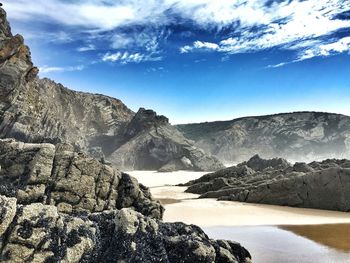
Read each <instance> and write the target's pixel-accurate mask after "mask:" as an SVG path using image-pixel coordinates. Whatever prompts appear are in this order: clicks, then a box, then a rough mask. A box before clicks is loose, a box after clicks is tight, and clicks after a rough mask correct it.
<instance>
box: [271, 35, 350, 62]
mask: <svg viewBox="0 0 350 263" xmlns="http://www.w3.org/2000/svg"><path fill="white" fill-rule="evenodd" d="M344 52H348V53H350V37H344V38H341V39H339V40H337V41H334V42H330V43H328V44H320V43H318V44H314V45H312V46H310V47H308V48H307V49H304V50H303V51H301V52H300V53H299V55H298V57H297V58H296V59H295V60H292V61H288V62H282V63H278V64H276V65H269V66H267V68H278V67H282V66H285V65H288V64H291V63H295V62H299V61H303V60H306V59H310V58H314V57H326V56H330V55H333V54H339V53H344Z"/></svg>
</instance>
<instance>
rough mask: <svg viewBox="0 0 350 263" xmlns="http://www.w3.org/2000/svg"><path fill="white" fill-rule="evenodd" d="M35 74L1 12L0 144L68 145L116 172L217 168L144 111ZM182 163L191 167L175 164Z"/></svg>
mask: <svg viewBox="0 0 350 263" xmlns="http://www.w3.org/2000/svg"><path fill="white" fill-rule="evenodd" d="M37 74H38V69H37V68H36V67H34V66H33V63H32V61H31V56H30V51H29V48H28V47H27V46H25V45H24V41H23V38H22V36H20V35H16V36H12V34H11V29H10V27H9V24H8V22H7V20H6V13H5V11H4V10H3V9H1V8H0V138H15V139H18V140H21V141H23V142H33V143H43V142H47V143H53V144H57V143H68V144H71V145H73V146H74V149H75V150H78V151H83V152H85V153H88V154H89V155H91V156H93V157H96V158H104V159H106V160H109V161H110V162H111V163H113V164H115V165H117V166H118V168H121V169H159V168H161V167H162V166H164V165H167V164H168V163H169V162H171V161H173V162H176V163H177V164H178V165H177V167H176V169H197V170H211V171H212V170H216V169H218V168H221V167H222V166H221V163H220V162H219V161H218V160H217V159H216V158H213V157H211V156H209V155H208V154H206V153H204V152H203V151H202V150H200V149H198V148H197V147H194V146H193V142H191V141H189V140H186V139H185V138H184V137H183V136H182V135H181V134H180V133H179V132H178V131H177V130H176V129H175V128H173V127H172V126H171V125H170V124H169V123H168V120H167V119H166V118H165V117H163V116H157V115H156V114H155V112H153V111H147V110H144V109H140V111H139V112H138V113H137V114H136V115H135V113H134V112H133V111H131V110H130V109H129V108H128V107H127V106H126V105H124V104H123V103H122V102H121V101H120V100H117V99H114V98H110V97H107V96H103V95H99V94H89V93H83V92H76V91H72V90H69V89H67V88H65V87H63V86H62V85H61V84H57V83H55V82H53V81H51V80H49V79H39V78H38V77H36V75H37ZM144 144H146V145H144ZM120 157H122V158H120ZM184 157H185V158H186V160H187V159H188V160H190V162H188V163H186V162H185V163H183V162H178V160H181V159H182V158H184Z"/></svg>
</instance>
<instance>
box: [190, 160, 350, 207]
mask: <svg viewBox="0 0 350 263" xmlns="http://www.w3.org/2000/svg"><path fill="white" fill-rule="evenodd" d="M268 163H269V164H270V165H269V166H267V165H266V164H268ZM264 167H265V168H264ZM254 169H256V170H254ZM185 185H186V186H188V189H187V190H186V191H187V192H190V193H196V194H200V198H218V199H219V200H229V201H240V202H249V203H263V204H273V205H283V206H294V207H306V208H318V209H328V210H338V211H346V212H348V211H350V201H349V200H350V161H349V160H346V159H343V160H336V159H328V160H325V161H322V162H312V163H309V164H306V163H295V164H294V165H291V164H288V163H287V161H285V160H283V159H272V160H263V159H261V158H260V157H259V156H254V157H253V158H252V159H251V160H249V161H248V162H244V163H241V164H239V165H237V166H233V167H230V168H226V169H223V170H220V171H218V172H215V173H211V174H207V175H204V176H203V177H201V178H199V179H197V180H194V181H191V182H189V183H187V184H185Z"/></svg>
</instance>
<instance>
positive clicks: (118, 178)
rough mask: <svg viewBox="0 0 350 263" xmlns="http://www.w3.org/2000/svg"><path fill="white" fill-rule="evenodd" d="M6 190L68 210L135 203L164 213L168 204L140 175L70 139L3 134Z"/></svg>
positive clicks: (0, 150)
mask: <svg viewBox="0 0 350 263" xmlns="http://www.w3.org/2000/svg"><path fill="white" fill-rule="evenodd" d="M0 166H1V171H0V194H3V195H6V196H11V197H16V198H17V203H18V204H30V203H34V202H40V203H43V204H48V205H54V206H56V207H57V209H58V211H59V212H63V213H67V214H75V213H83V212H85V213H91V212H101V211H105V210H113V209H121V208H124V207H130V208H133V209H134V210H136V211H139V212H141V213H142V214H144V215H146V216H151V217H155V218H161V217H162V214H163V208H162V206H161V205H160V203H159V202H157V201H154V200H153V199H152V197H151V194H150V192H149V190H148V189H147V188H146V187H144V186H142V185H140V184H139V183H138V182H137V180H136V179H135V178H132V177H131V176H129V175H127V174H124V173H122V172H120V171H118V170H115V169H113V168H112V167H111V166H109V165H106V164H103V163H101V162H100V161H98V160H96V159H94V158H91V157H88V156H87V155H85V154H83V153H76V152H74V151H73V147H72V146H69V145H66V144H58V145H56V146H55V145H52V144H27V143H23V142H18V141H15V140H13V139H5V140H0Z"/></svg>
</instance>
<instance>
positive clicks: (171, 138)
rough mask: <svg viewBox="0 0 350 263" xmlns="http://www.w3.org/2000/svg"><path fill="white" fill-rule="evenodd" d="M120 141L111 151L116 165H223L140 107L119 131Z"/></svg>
mask: <svg viewBox="0 0 350 263" xmlns="http://www.w3.org/2000/svg"><path fill="white" fill-rule="evenodd" d="M123 138H124V141H123V142H122V143H121V145H120V146H119V147H118V149H116V150H115V151H114V152H113V153H112V154H111V155H110V160H112V161H113V162H115V163H116V165H117V166H118V167H126V168H127V169H133V168H136V169H150V170H155V169H160V170H162V171H172V170H180V169H182V170H205V171H210V170H218V169H221V168H223V165H222V164H221V163H220V162H219V161H218V160H217V159H216V158H215V157H211V156H208V155H207V154H206V153H205V152H204V151H203V150H201V149H199V148H198V147H195V146H193V142H191V141H190V140H188V139H186V138H185V137H184V136H183V135H182V133H180V132H179V131H178V130H177V129H176V128H175V127H173V126H171V125H170V124H169V122H168V119H167V118H166V117H164V116H158V115H157V114H156V113H155V112H154V111H152V110H145V109H143V108H141V109H140V110H139V111H138V112H137V114H136V115H135V116H134V118H133V119H132V120H131V122H130V123H129V124H128V126H127V127H126V129H125V132H124V135H123Z"/></svg>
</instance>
